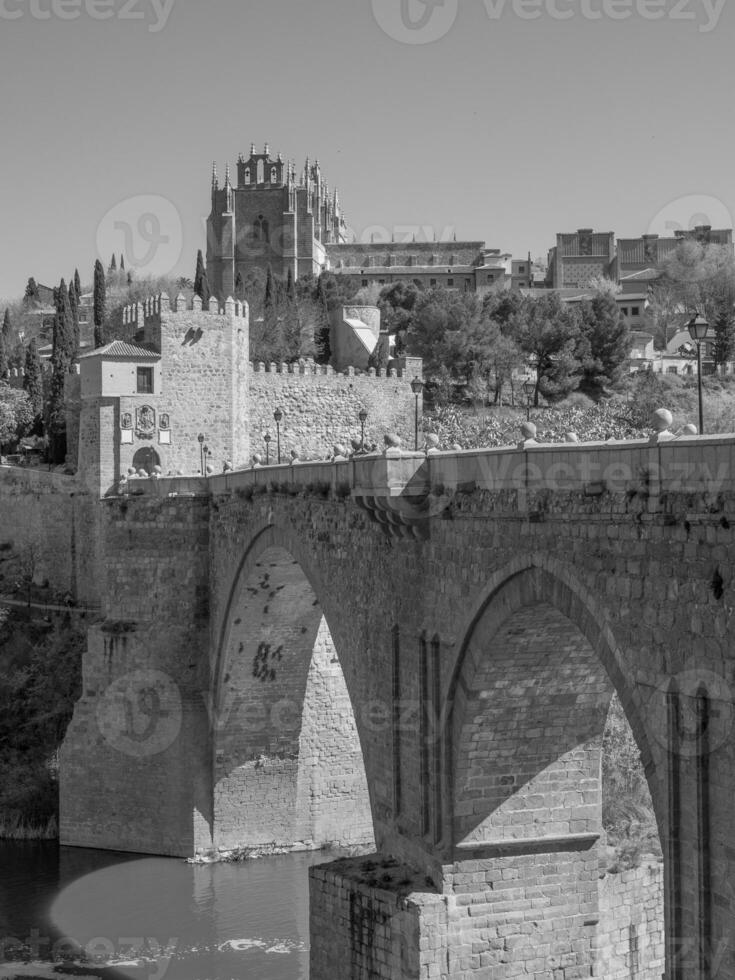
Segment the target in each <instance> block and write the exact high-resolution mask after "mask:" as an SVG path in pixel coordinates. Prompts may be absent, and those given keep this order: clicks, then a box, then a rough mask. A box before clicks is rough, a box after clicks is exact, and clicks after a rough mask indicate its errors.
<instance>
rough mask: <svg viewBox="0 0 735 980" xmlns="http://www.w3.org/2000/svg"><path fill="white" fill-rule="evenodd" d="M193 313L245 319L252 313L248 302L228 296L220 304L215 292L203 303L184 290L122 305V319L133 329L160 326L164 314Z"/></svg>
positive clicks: (165, 316)
mask: <svg viewBox="0 0 735 980" xmlns="http://www.w3.org/2000/svg"><path fill="white" fill-rule="evenodd" d="M190 313H202V314H204V315H212V316H225V317H227V318H228V319H235V320H246V319H247V318H248V315H249V307H248V304H247V303H241V302H240V300H234V299H233V298H232V297H231V296H230V297H228V298H227V299H226V300H225V302H224V304H221V303H220V301H219V300H218V299H217V297H216V296H212V297H211V298H210V300H209V302H208V303H207V305H206V308H205V307H204V305H203V303H202V299H201V297H200V296H194V297H193V298H192V299H191V300H187V298H186V296H184V295H183V293H179V295H178V296H176V297H174V299H173V300H172V299H171V298H170V297H169V296H168V294H167V293H160V294H159V295H158V296H149V297H148V298H147V299H146V300H144V301H143V302H142V303H131V304H130V305H129V306H126V307H125V308H124V309H123V313H122V322H123V324H124V325H125V326H127V327H128V328H129V329H131V330H143V329H145V328H146V327H148V326H154V325H155V326H157V325H158V324H160V322H161V318H162V317H164V318H165V319H167V320H168V319H170V318H172V317H174V316H176V315H179V316H184V315H185V314H190Z"/></svg>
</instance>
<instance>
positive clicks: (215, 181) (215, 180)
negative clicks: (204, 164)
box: [212, 160, 219, 190]
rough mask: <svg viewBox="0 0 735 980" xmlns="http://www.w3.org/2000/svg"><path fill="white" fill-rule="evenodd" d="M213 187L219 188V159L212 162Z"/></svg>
mask: <svg viewBox="0 0 735 980" xmlns="http://www.w3.org/2000/svg"><path fill="white" fill-rule="evenodd" d="M212 187H213V188H214V190H219V179H218V177H217V161H216V160H215V161H214V163H213V164H212Z"/></svg>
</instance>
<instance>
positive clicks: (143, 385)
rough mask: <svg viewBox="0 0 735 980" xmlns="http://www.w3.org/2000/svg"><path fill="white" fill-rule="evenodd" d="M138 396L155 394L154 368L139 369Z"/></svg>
mask: <svg viewBox="0 0 735 980" xmlns="http://www.w3.org/2000/svg"><path fill="white" fill-rule="evenodd" d="M138 394H139V395H152V394H153V368H152V367H139V368H138Z"/></svg>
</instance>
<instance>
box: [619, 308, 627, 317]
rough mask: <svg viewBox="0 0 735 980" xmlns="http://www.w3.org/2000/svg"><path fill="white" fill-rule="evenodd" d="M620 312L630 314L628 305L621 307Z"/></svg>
mask: <svg viewBox="0 0 735 980" xmlns="http://www.w3.org/2000/svg"><path fill="white" fill-rule="evenodd" d="M620 312H621V313H622V314H623V316H627V315H628V307H627V306H623V307H621V309H620Z"/></svg>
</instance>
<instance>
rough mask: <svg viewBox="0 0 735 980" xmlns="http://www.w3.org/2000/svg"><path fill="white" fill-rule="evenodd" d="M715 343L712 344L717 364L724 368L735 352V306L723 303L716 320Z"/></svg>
mask: <svg viewBox="0 0 735 980" xmlns="http://www.w3.org/2000/svg"><path fill="white" fill-rule="evenodd" d="M714 334H715V339H714V344H713V345H712V349H713V354H714V359H715V364H716V365H717V366H718V367H720V368H722V369H723V370H724V368H725V365H726V364H727V363H728V362H729V361H731V360H732V359H733V355H734V354H735V315H734V313H733V308H732V307H731V306H729V305H728V304H726V303H723V304H722V305H721V306H720V308H719V310H718V311H717V315H716V317H715V322H714Z"/></svg>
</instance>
